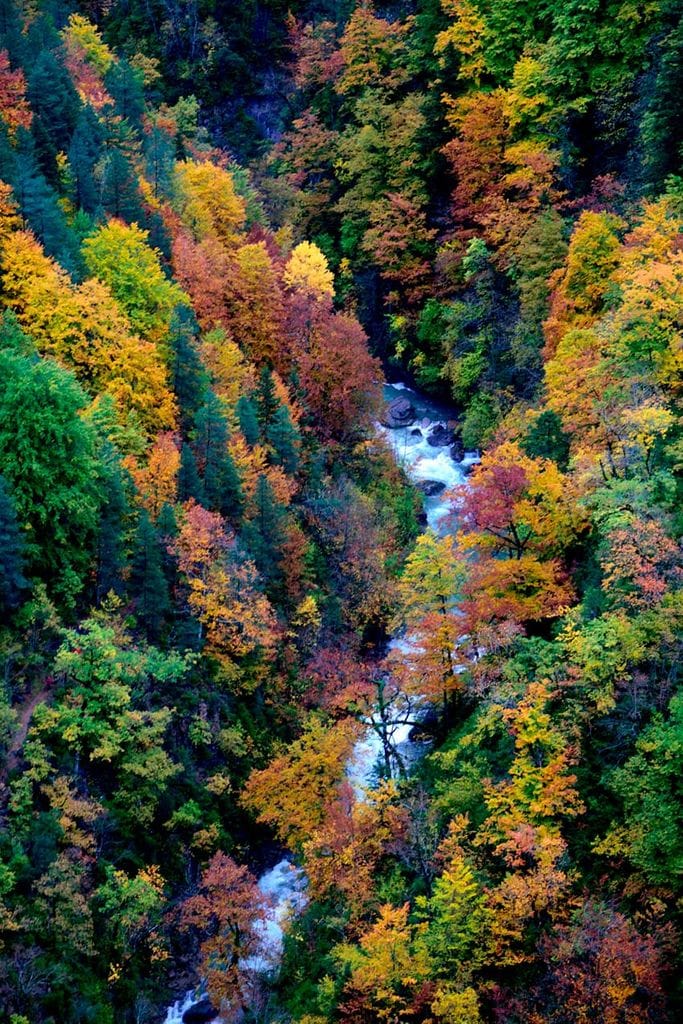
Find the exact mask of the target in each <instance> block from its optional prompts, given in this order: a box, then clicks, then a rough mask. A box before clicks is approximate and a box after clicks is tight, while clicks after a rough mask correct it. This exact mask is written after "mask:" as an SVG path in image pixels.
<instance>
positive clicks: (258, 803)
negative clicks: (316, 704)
mask: <svg viewBox="0 0 683 1024" xmlns="http://www.w3.org/2000/svg"><path fill="white" fill-rule="evenodd" d="M355 735H356V731H355V729H354V727H353V723H350V722H348V720H347V721H346V722H341V723H339V724H338V725H335V726H333V727H332V728H325V726H324V725H323V724H322V722H320V720H318V719H316V718H310V719H309V720H308V722H307V723H306V727H305V729H304V732H303V734H302V735H301V737H300V738H299V739H297V740H295V741H294V742H293V743H291V744H290V745H289V746H288V747H287V749H286V750H285V751H284V752H283V753H282V754H280V755H278V756H277V757H275V758H274V759H273V760H272V761H271V762H270V764H269V765H268V767H267V768H263V769H261V770H257V771H253V772H252V773H251V775H250V776H249V779H248V781H247V784H246V786H245V788H244V792H243V795H242V802H243V803H244V806H245V807H246V808H247V809H248V810H250V811H252V812H253V813H254V814H255V815H256V817H257V818H258V819H259V821H262V822H264V823H265V824H267V825H271V826H273V828H274V829H275V831H276V832H277V834H278V836H279V837H280V839H281V840H282V841H283V842H285V843H287V845H288V846H289V847H290V848H291V849H294V850H299V849H301V848H302V846H303V844H304V843H305V842H307V841H308V840H309V839H311V838H312V836H313V835H314V833H315V832H316V830H317V829H319V828H320V827H321V826H322V825H323V823H324V821H325V816H326V808H327V805H328V801H329V800H330V798H331V795H332V794H333V792H334V790H335V789H336V788H337V787H338V786H339V785H340V783H341V782H342V780H343V778H344V774H345V770H346V762H347V759H348V757H349V754H350V753H351V748H352V746H353V743H354V740H355Z"/></svg>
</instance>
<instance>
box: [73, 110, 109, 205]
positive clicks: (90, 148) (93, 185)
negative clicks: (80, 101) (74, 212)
mask: <svg viewBox="0 0 683 1024" xmlns="http://www.w3.org/2000/svg"><path fill="white" fill-rule="evenodd" d="M101 150H102V139H101V129H100V124H99V121H98V120H97V118H96V116H95V114H94V113H93V110H92V108H91V107H84V108H83V110H82V111H81V114H80V117H79V118H78V123H77V125H76V130H75V131H74V133H73V136H72V139H71V145H70V146H69V149H68V153H67V156H68V158H69V171H70V175H69V195H70V199H71V201H72V202H73V204H74V206H75V207H77V209H81V210H85V211H86V213H95V212H96V210H97V207H98V205H99V189H98V186H97V181H96V180H95V166H96V165H97V162H98V160H99V158H100V153H101Z"/></svg>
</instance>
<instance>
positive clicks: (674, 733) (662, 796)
mask: <svg viewBox="0 0 683 1024" xmlns="http://www.w3.org/2000/svg"><path fill="white" fill-rule="evenodd" d="M681 779H683V694H680V693H679V694H676V696H675V697H673V698H672V700H671V703H670V705H669V714H668V717H666V718H665V717H664V716H663V715H660V714H656V715H655V716H654V718H653V720H652V722H651V723H650V724H649V725H647V726H646V727H645V729H643V731H642V733H641V734H640V736H639V737H638V741H637V743H636V752H635V753H634V754H633V755H632V756H631V757H630V758H629V759H628V761H627V762H626V764H625V765H624V766H623V767H622V768H617V769H616V770H615V771H614V772H612V773H611V775H610V776H608V783H609V785H610V788H611V789H612V790H613V791H614V792H615V793H616V794H617V796H618V797H619V798H620V799H621V801H622V805H623V824H622V823H621V822H617V823H615V825H614V826H613V827H612V830H611V832H610V833H609V835H608V836H607V838H606V839H605V840H603V841H602V842H601V843H600V844H599V845H598V852H601V853H606V854H625V855H626V856H627V857H628V858H629V860H630V861H631V862H632V863H633V864H635V865H636V867H638V868H640V870H641V871H642V872H643V873H644V875H645V877H646V878H647V879H648V881H649V882H650V883H651V884H652V885H665V886H668V887H671V888H673V889H674V890H676V891H679V890H680V887H681V876H682V875H683V821H682V820H681V815H680V807H681V802H682V801H683V792H682V788H681Z"/></svg>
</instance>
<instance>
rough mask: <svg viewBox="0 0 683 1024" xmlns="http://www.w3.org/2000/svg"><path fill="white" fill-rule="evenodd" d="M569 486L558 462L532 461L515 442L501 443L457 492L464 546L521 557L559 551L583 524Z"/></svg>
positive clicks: (490, 452)
mask: <svg viewBox="0 0 683 1024" xmlns="http://www.w3.org/2000/svg"><path fill="white" fill-rule="evenodd" d="M570 487H571V485H570V482H569V480H568V479H567V478H566V477H565V476H563V474H562V473H561V472H560V471H559V469H558V467H557V465H556V463H554V462H551V461H549V460H548V459H541V458H535V459H532V458H529V457H528V456H525V455H524V454H523V452H522V451H521V450H520V448H519V446H518V445H517V444H516V443H514V442H505V443H504V444H502V445H499V446H498V447H497V448H495V449H493V450H492V451H489V452H487V453H486V454H485V455H484V457H483V458H482V461H481V464H480V465H479V466H478V467H477V468H476V470H475V472H474V473H473V474H472V480H471V485H470V486H468V487H465V488H461V489H460V491H459V492H458V501H457V508H458V514H459V516H460V518H461V521H462V524H463V527H464V530H465V531H466V532H465V537H464V538H463V543H464V544H465V545H466V546H470V547H472V548H474V549H476V550H481V551H487V550H488V551H493V552H494V553H496V554H499V553H503V554H506V555H507V557H508V558H517V559H520V558H522V556H523V555H524V554H525V553H527V552H528V553H533V554H536V555H538V556H539V557H547V556H548V555H554V554H557V553H559V552H561V551H562V550H563V549H564V548H566V547H567V546H568V545H569V543H570V542H571V541H572V540H573V539H574V537H575V536H577V535H578V533H579V531H580V530H581V528H582V525H583V524H582V521H581V515H580V512H579V510H578V509H577V508H576V502H575V499H574V498H573V496H572V494H571V490H570Z"/></svg>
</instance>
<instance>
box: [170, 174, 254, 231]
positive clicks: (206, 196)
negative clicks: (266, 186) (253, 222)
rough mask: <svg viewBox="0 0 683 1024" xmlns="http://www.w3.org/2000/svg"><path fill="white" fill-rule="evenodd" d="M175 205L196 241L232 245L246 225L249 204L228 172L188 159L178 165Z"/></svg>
mask: <svg viewBox="0 0 683 1024" xmlns="http://www.w3.org/2000/svg"><path fill="white" fill-rule="evenodd" d="M175 191H176V208H177V210H178V212H179V213H180V216H181V218H182V220H183V223H184V224H185V225H186V226H187V227H188V228H189V229H190V230H191V231H192V233H193V234H194V236H195V238H196V239H197V240H201V239H202V238H206V237H209V236H211V237H213V238H216V239H217V240H218V241H219V242H221V243H222V244H223V245H225V246H228V247H232V246H233V245H234V244H235V242H236V241H237V238H238V235H239V233H240V231H241V230H242V228H243V227H244V222H245V218H246V206H245V202H244V200H243V199H242V197H241V196H238V194H237V192H236V190H235V183H234V180H233V177H232V175H231V174H230V172H229V171H227V170H225V168H223V167H218V166H217V165H216V164H212V163H208V162H204V163H197V162H195V161H192V160H186V161H183V162H181V163H178V164H176V168H175Z"/></svg>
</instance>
